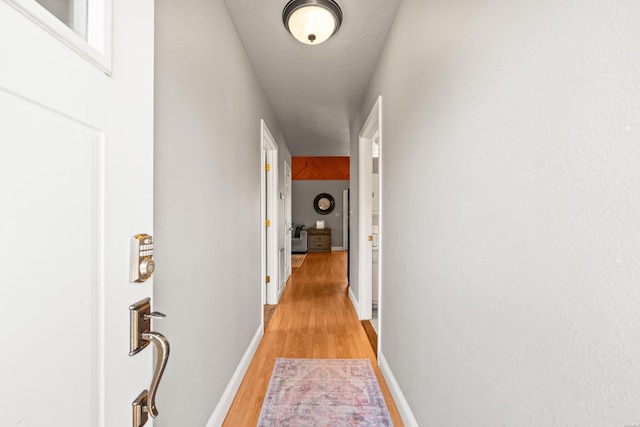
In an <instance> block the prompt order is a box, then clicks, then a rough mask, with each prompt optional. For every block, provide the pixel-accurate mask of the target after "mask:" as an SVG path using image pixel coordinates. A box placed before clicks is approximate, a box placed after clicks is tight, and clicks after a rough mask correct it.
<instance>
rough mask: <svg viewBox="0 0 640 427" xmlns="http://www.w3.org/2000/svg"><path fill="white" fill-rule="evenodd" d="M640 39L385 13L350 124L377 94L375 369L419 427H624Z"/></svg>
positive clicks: (542, 10) (589, 4) (574, 13)
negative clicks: (373, 68) (370, 76)
mask: <svg viewBox="0 0 640 427" xmlns="http://www.w3.org/2000/svg"><path fill="white" fill-rule="evenodd" d="M639 23H640V3H638V2H637V1H625V0H616V1H608V2H603V1H599V0H583V1H581V2H579V3H576V2H574V1H568V0H558V1H553V2H516V1H508V0H484V1H478V2H470V1H463V0H453V1H451V0H446V1H444V0H429V1H425V0H404V2H403V3H402V6H401V8H400V11H399V12H398V16H397V19H396V22H395V24H394V27H393V30H392V33H391V35H390V38H389V40H388V43H387V47H386V50H385V52H384V53H383V57H382V59H381V63H380V65H379V67H378V70H377V74H376V78H375V80H374V83H373V84H372V86H371V88H370V91H369V94H368V96H367V99H366V100H365V102H364V104H363V115H364V116H366V114H367V113H368V112H369V110H370V108H371V105H373V102H374V101H375V97H376V96H377V95H379V94H381V95H382V96H383V135H382V149H383V157H382V159H381V162H382V164H383V172H384V175H383V176H382V177H381V178H382V191H383V193H384V201H383V206H382V209H383V212H384V217H383V224H382V231H383V233H384V234H383V236H382V239H383V241H384V243H383V247H384V253H383V257H384V258H383V260H382V269H383V277H382V280H383V281H384V285H383V301H382V304H383V305H382V319H383V325H382V337H383V341H382V351H383V353H384V354H385V356H386V358H387V360H388V362H389V364H390V366H391V369H392V370H393V372H394V374H395V376H396V377H397V379H398V381H399V384H400V386H401V388H402V390H403V392H404V394H405V396H406V398H407V399H408V401H409V404H410V405H411V408H412V410H413V412H414V415H415V416H416V418H417V420H418V422H419V424H420V425H423V426H454V425H456V426H460V425H468V424H470V423H471V424H473V425H478V426H498V425H508V426H524V425H527V426H554V425H555V426H569V425H571V426H578V425H579V426H604V425H607V426H624V425H637V424H640V405H638V402H639V401H640V357H639V356H638V355H640V315H639V314H638V308H639V307H640V267H639V266H640V238H639V236H640V220H639V218H640V190H639V188H640V186H639V183H640V78H639V76H640V25H639ZM355 147H357V146H356V145H355V140H354V143H353V144H352V153H354V151H355V150H354V148H355ZM356 173H357V171H355V170H352V174H356ZM417 231H418V232H417Z"/></svg>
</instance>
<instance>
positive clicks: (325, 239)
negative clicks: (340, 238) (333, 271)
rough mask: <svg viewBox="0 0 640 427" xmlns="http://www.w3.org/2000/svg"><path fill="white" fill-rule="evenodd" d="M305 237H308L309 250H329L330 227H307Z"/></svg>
mask: <svg viewBox="0 0 640 427" xmlns="http://www.w3.org/2000/svg"><path fill="white" fill-rule="evenodd" d="M307 237H308V239H309V246H308V251H309V252H331V229H330V228H315V227H309V228H308V229H307Z"/></svg>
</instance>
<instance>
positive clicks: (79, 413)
mask: <svg viewBox="0 0 640 427" xmlns="http://www.w3.org/2000/svg"><path fill="white" fill-rule="evenodd" d="M18 3H19V4H18ZM113 3H117V5H114V7H113V13H111V10H112V8H111V2H109V1H106V2H105V1H104V0H103V1H96V2H93V1H89V3H88V4H89V7H90V9H91V10H92V12H91V13H92V14H93V15H92V16H93V18H92V19H94V20H95V19H96V17H97V19H98V21H100V22H99V23H98V24H97V27H98V28H102V30H104V29H105V28H109V29H111V28H113V38H111V34H110V31H109V32H104V31H103V33H102V36H103V37H102V40H103V41H104V42H105V45H103V46H93V47H92V46H90V44H89V43H87V41H86V37H85V38H83V37H82V35H78V34H77V33H76V32H73V31H71V30H69V29H68V28H67V27H66V26H65V25H64V24H62V22H60V21H57V20H55V19H54V18H52V15H51V14H50V13H49V12H48V11H47V10H46V9H44V8H42V7H41V6H40V5H39V4H37V3H36V2H35V1H33V0H24V1H22V2H14V1H12V0H0V58H2V59H1V65H0V117H1V119H0V120H1V124H0V190H1V191H0V206H1V210H0V329H1V330H2V346H1V347H2V353H1V355H0V361H1V363H0V378H1V380H0V382H1V384H2V385H1V386H0V425H2V426H18V425H19V426H33V427H36V426H38V427H41V426H65V427H72V426H78V427H87V426H103V427H107V426H130V425H132V421H131V402H132V401H133V400H134V399H135V398H136V397H137V396H138V394H139V393H140V392H141V391H142V390H143V389H145V388H149V383H150V380H151V374H152V356H153V353H152V350H151V347H152V346H150V347H148V349H146V350H144V351H143V352H141V353H140V354H138V355H136V356H134V357H130V356H129V310H128V307H129V305H131V304H132V303H135V302H137V301H138V300H140V299H142V298H145V297H150V296H151V295H152V280H148V281H147V282H145V283H142V284H132V283H129V262H128V261H129V239H130V237H131V236H133V235H134V234H137V233H141V232H144V233H148V234H152V229H153V223H152V221H153V205H152V202H153V194H152V192H153V184H152V180H153V163H152V162H153V1H152V0H140V1H135V2H130V1H126V0H113ZM115 6H117V7H115ZM96 7H98V9H96ZM100 7H101V8H102V9H100ZM33 11H35V12H33ZM96 14H97V15H96ZM109 17H111V19H112V20H113V23H112V24H113V25H109V24H107V25H105V23H106V22H108V21H109ZM89 25H90V28H89V33H91V32H92V30H94V28H93V27H91V19H90V23H89ZM92 37H93V36H92ZM97 39H100V38H99V37H98V38H97ZM107 39H108V40H107ZM111 42H112V44H111ZM110 46H112V47H113V59H114V61H113V64H114V67H113V70H112V76H110V75H109V74H110V72H111V70H110V59H111V57H110V56H109V57H108V58H107V57H106V56H105V55H109V51H110V49H109V47H110ZM105 47H106V48H105ZM103 48H104V49H103ZM83 52H90V54H87V55H84V54H83ZM105 52H106V53H105ZM96 58H97V60H96ZM101 58H102V59H101ZM105 71H107V72H105ZM160 412H162V408H160ZM147 425H150V424H147Z"/></svg>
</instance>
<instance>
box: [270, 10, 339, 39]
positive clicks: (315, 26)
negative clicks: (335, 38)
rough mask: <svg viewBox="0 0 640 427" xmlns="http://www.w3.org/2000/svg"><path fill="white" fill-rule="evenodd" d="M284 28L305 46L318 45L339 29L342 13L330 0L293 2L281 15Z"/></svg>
mask: <svg viewBox="0 0 640 427" xmlns="http://www.w3.org/2000/svg"><path fill="white" fill-rule="evenodd" d="M282 19H283V21H284V24H285V26H286V27H287V29H288V30H289V32H290V33H291V35H293V37H295V38H296V39H297V40H299V41H300V42H302V43H305V44H311V45H313V44H320V43H322V42H324V41H326V40H327V39H328V38H329V37H331V36H332V35H333V34H334V33H335V32H336V31H337V30H338V28H340V24H341V22H342V11H341V10H340V8H339V7H338V5H337V4H335V3H334V2H333V1H330V0H293V1H291V2H289V3H288V4H287V6H285V8H284V12H283V13H282Z"/></svg>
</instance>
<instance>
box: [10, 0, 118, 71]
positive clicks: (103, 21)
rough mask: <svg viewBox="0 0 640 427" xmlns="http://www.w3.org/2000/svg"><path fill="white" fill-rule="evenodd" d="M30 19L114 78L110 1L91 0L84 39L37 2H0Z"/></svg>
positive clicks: (14, 0)
mask: <svg viewBox="0 0 640 427" xmlns="http://www.w3.org/2000/svg"><path fill="white" fill-rule="evenodd" d="M0 1H4V2H5V3H6V4H8V5H9V6H11V7H13V8H14V9H16V10H17V11H19V12H20V13H22V14H23V15H24V16H26V17H27V18H29V19H30V20H31V21H32V22H34V23H35V24H37V25H38V26H39V27H41V28H42V29H44V30H45V31H47V32H49V33H50V34H51V35H52V36H54V37H55V38H57V39H58V40H60V41H61V42H62V43H64V44H65V45H67V46H68V47H69V48H70V49H71V50H73V51H74V52H76V53H77V54H79V55H80V56H82V57H83V58H85V59H86V60H87V61H89V62H90V63H92V64H93V65H95V66H96V67H97V68H98V69H100V70H101V71H103V72H104V73H105V74H107V75H111V1H112V0H90V1H89V13H88V16H87V20H88V23H87V27H88V29H87V32H88V34H87V38H88V40H84V39H83V38H82V37H81V36H80V35H78V34H76V32H75V31H73V30H72V29H71V28H69V27H67V26H66V25H65V24H64V23H63V22H61V21H60V20H58V18H56V17H55V16H53V14H51V13H50V12H49V11H48V10H47V9H45V8H44V7H43V6H41V5H40V4H39V3H37V2H36V1H21V0H0Z"/></svg>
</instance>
